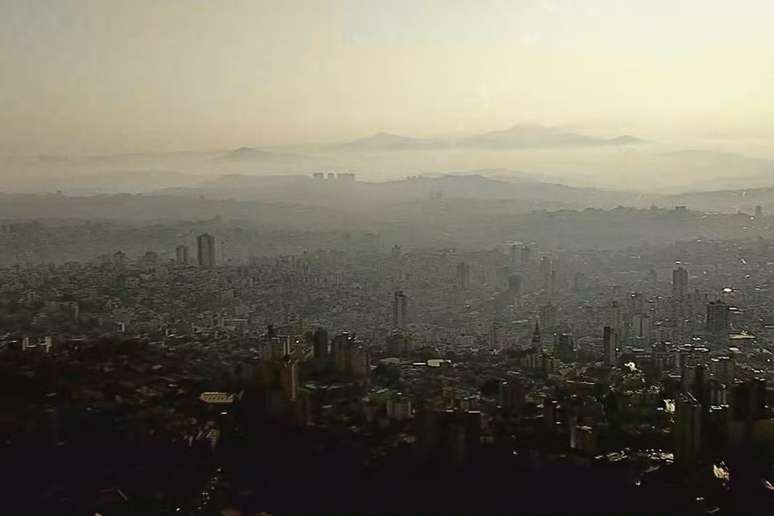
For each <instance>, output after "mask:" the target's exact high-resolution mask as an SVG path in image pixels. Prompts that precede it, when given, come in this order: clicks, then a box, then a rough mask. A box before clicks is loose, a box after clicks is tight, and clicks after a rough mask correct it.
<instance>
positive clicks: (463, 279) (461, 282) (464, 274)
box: [457, 262, 470, 290]
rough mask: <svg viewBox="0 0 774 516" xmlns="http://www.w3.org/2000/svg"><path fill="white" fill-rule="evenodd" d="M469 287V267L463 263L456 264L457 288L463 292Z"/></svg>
mask: <svg viewBox="0 0 774 516" xmlns="http://www.w3.org/2000/svg"><path fill="white" fill-rule="evenodd" d="M469 286H470V265H468V264H467V263H465V262H460V263H458V264H457V288H459V289H460V290H465V289H466V288H468V287H469Z"/></svg>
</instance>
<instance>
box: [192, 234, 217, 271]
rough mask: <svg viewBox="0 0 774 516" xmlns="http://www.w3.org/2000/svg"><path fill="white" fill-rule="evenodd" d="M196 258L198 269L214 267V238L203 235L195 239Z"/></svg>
mask: <svg viewBox="0 0 774 516" xmlns="http://www.w3.org/2000/svg"><path fill="white" fill-rule="evenodd" d="M196 257H197V259H198V261H199V267H203V268H205V269H211V268H212V267H215V237H214V236H212V235H210V234H208V233H203V234H201V235H199V236H198V237H197V238H196Z"/></svg>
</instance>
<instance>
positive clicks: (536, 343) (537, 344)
mask: <svg viewBox="0 0 774 516" xmlns="http://www.w3.org/2000/svg"><path fill="white" fill-rule="evenodd" d="M532 349H533V350H535V351H537V352H538V353H542V352H543V336H542V335H541V334H540V324H539V323H538V321H535V331H533V332H532Z"/></svg>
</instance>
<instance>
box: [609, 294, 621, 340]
mask: <svg viewBox="0 0 774 516" xmlns="http://www.w3.org/2000/svg"><path fill="white" fill-rule="evenodd" d="M609 321H610V326H611V327H612V328H613V329H614V330H616V331H618V332H619V333H620V332H622V331H623V310H622V308H621V305H620V304H619V303H618V301H613V302H612V303H611V304H610V316H609Z"/></svg>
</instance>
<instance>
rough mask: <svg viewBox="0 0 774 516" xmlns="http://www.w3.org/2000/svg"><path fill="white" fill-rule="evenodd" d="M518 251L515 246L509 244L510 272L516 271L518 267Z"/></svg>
mask: <svg viewBox="0 0 774 516" xmlns="http://www.w3.org/2000/svg"><path fill="white" fill-rule="evenodd" d="M518 252H519V249H518V247H516V244H511V247H510V249H509V258H510V260H509V262H510V266H511V270H516V267H517V266H518V259H519V254H518Z"/></svg>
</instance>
